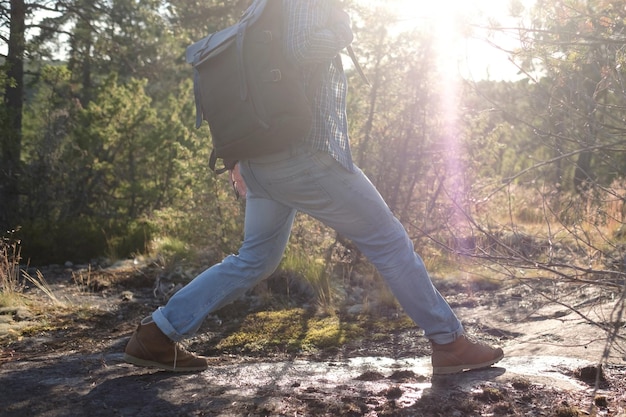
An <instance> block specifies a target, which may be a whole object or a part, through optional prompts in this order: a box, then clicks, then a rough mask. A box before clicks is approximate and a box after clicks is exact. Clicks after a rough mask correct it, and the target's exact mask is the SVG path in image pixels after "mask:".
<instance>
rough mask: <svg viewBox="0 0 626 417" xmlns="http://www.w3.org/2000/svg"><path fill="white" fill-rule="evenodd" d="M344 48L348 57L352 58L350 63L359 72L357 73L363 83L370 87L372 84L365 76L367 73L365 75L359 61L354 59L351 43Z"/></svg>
mask: <svg viewBox="0 0 626 417" xmlns="http://www.w3.org/2000/svg"><path fill="white" fill-rule="evenodd" d="M346 49H347V50H348V55H350V59H351V60H352V63H353V64H354V68H356V71H357V72H358V73H359V75H360V76H361V78H362V79H363V81H364V82H365V85H367V86H368V87H371V86H372V84H370V80H369V79H368V78H367V75H365V73H364V72H363V68H361V65H360V64H359V61H358V60H357V59H356V55H355V54H354V49H352V45H348V46H347V47H346Z"/></svg>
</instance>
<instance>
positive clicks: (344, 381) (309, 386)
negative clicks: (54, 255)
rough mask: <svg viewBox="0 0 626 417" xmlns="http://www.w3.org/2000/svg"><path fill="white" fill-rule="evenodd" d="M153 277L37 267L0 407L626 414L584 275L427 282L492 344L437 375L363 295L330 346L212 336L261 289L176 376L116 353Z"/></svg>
mask: <svg viewBox="0 0 626 417" xmlns="http://www.w3.org/2000/svg"><path fill="white" fill-rule="evenodd" d="M155 275H156V272H154V271H150V270H149V269H145V268H137V267H136V266H133V265H132V263H128V264H122V265H121V266H120V265H118V266H116V267H115V268H108V269H106V270H101V271H97V272H95V271H92V273H90V274H89V280H88V281H89V282H87V281H86V280H85V279H84V278H83V279H82V281H80V282H78V281H77V278H76V277H77V273H76V268H73V269H72V268H62V267H58V268H56V269H54V268H50V269H48V270H46V271H44V276H45V278H46V280H47V286H46V288H48V289H49V290H50V291H51V293H52V294H53V296H54V297H55V298H56V302H53V300H52V298H51V297H50V295H46V294H44V292H42V291H41V290H40V289H37V288H30V289H26V290H25V293H26V295H27V296H28V300H29V301H28V302H26V303H24V304H23V305H22V306H18V307H12V308H4V309H2V310H1V311H0V387H2V388H1V389H0V415H2V416H5V417H12V416H31V417H60V416H90V417H100V416H146V417H164V416H442V417H443V416H445V417H461V416H557V417H567V416H586V415H597V416H621V417H624V416H626V381H625V378H624V374H625V373H626V372H625V371H626V357H625V356H626V354H625V353H624V344H625V343H624V341H623V339H621V340H618V341H617V343H616V345H614V348H613V349H612V350H611V353H610V354H609V355H608V357H606V355H604V351H605V347H606V339H607V336H606V333H605V332H604V331H603V330H601V326H604V325H610V323H609V322H610V317H611V309H612V308H613V306H614V305H615V298H614V297H612V296H611V294H608V293H607V291H606V290H601V289H598V288H597V287H594V286H592V285H581V284H577V285H574V284H565V283H560V284H555V283H553V282H535V283H533V286H532V287H531V286H529V285H528V284H527V283H520V282H518V283H512V284H510V285H499V286H495V287H489V286H488V285H484V286H482V287H481V286H476V285H467V284H459V283H456V284H455V283H450V282H446V281H441V282H439V281H438V282H437V283H438V286H439V288H440V290H441V292H442V293H443V294H444V295H445V296H446V298H447V299H448V300H449V302H450V304H451V305H452V306H453V308H454V309H455V311H456V312H457V314H458V315H459V316H460V318H461V319H462V320H463V322H464V324H465V326H466V328H467V330H468V332H469V333H470V334H472V335H474V336H475V337H476V338H479V339H482V340H485V341H487V342H489V343H492V344H494V345H499V346H502V347H503V348H504V350H505V358H504V359H503V360H502V361H501V362H500V363H498V364H496V365H495V366H493V367H491V368H488V369H483V370H476V371H471V372H466V373H463V374H458V375H451V376H441V377H433V376H431V368H430V357H429V352H430V351H429V345H428V343H427V341H426V340H425V339H424V338H423V337H422V336H421V333H420V331H419V329H415V328H413V327H411V326H394V325H388V326H387V324H393V323H396V322H406V318H405V317H404V315H403V313H402V312H401V311H399V310H397V309H394V308H391V307H382V306H381V307H380V308H378V307H375V306H373V305H369V306H368V305H367V304H366V303H365V304H363V305H358V304H355V305H353V306H349V307H352V308H346V309H343V310H342V311H339V312H337V313H336V314H337V317H338V318H339V322H340V323H342V326H345V329H352V330H354V329H363V330H364V331H362V332H357V331H352V333H351V332H350V331H348V330H346V335H348V336H349V335H350V334H352V336H351V337H348V336H346V337H345V338H343V337H342V338H338V339H337V340H341V343H335V344H333V343H330V344H326V345H325V347H323V348H317V349H294V348H293V346H292V347H289V346H287V345H281V343H280V342H277V343H274V344H264V345H263V344H262V345H259V346H257V347H256V348H254V343H253V342H250V343H248V344H247V345H239V346H237V345H236V344H232V345H229V346H227V345H225V344H223V343H222V344H220V341H223V340H224V339H227V340H233V338H232V337H230V338H229V336H232V335H234V334H237V332H238V331H241V328H242V327H243V323H245V322H246V321H245V320H246V317H249V316H250V315H251V314H253V313H254V312H259V311H263V310H264V309H266V310H267V305H266V304H264V303H263V302H259V300H261V301H263V300H267V299H271V298H272V297H268V296H267V294H265V295H264V296H259V295H258V293H257V294H256V295H255V294H251V295H249V296H246V298H245V299H244V300H242V301H240V302H237V303H235V304H233V305H231V306H229V307H227V308H225V309H223V310H220V311H219V312H217V313H216V314H215V315H213V316H211V317H210V318H209V319H208V320H207V321H206V324H205V325H204V326H203V328H202V331H201V333H200V334H199V335H198V336H197V337H195V338H193V339H191V340H190V341H189V343H188V346H189V348H190V349H191V350H193V351H195V352H198V353H200V354H205V355H209V356H210V357H211V362H212V364H211V366H210V367H209V369H208V370H206V371H204V372H199V373H183V374H179V373H168V372H162V371H158V370H153V369H144V368H139V367H135V366H132V365H129V364H126V363H124V362H123V360H122V352H123V350H124V346H125V344H126V342H127V341H128V338H129V336H130V334H131V333H132V331H133V330H134V328H135V327H136V325H137V323H138V321H139V320H140V319H141V318H142V317H144V316H145V315H147V314H149V313H150V312H151V311H152V310H153V309H154V308H155V307H156V306H158V305H159V304H160V303H162V300H159V299H158V298H157V297H155V292H154V290H153V286H154V283H155ZM80 276H83V277H84V276H85V275H80ZM541 294H543V295H541ZM545 294H556V295H558V300H552V299H551V297H546V296H545ZM613 296H614V295H613ZM305 306H306V303H305ZM571 307H575V308H574V309H572V308H571ZM271 309H273V310H276V306H275V305H274V306H273V307H272V308H271ZM286 310H287V311H292V310H289V309H286ZM293 311H302V310H297V309H296V310H293ZM316 314H319V313H316ZM590 321H593V322H594V323H595V324H590ZM376 323H378V324H376ZM380 323H383V325H382V328H381V326H380ZM385 323H387V324H385ZM617 325H618V326H623V323H621V324H620V323H618V324H617ZM280 331H281V330H278V332H280ZM303 332H304V330H303ZM354 335H357V336H358V337H356V336H354ZM302 337H304V336H302ZM603 357H604V358H605V359H602V358H603ZM599 362H602V365H601V366H598V363H599Z"/></svg>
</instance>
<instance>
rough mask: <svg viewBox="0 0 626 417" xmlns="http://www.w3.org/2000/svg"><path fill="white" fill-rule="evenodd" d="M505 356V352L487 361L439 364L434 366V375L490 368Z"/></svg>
mask: <svg viewBox="0 0 626 417" xmlns="http://www.w3.org/2000/svg"><path fill="white" fill-rule="evenodd" d="M502 358H504V354H502V355H500V356H498V357H497V358H495V359H492V360H490V361H487V362H482V363H474V364H461V365H455V366H438V367H433V375H449V374H458V373H461V372H464V371H471V370H474V369H482V368H489V367H490V366H491V365H493V364H494V363H497V362H500V361H501V360H502Z"/></svg>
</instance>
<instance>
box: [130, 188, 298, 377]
mask: <svg viewBox="0 0 626 417" xmlns="http://www.w3.org/2000/svg"><path fill="white" fill-rule="evenodd" d="M294 216H295V210H293V209H291V208H288V207H286V206H284V205H282V204H280V203H276V202H274V201H271V200H267V199H264V198H256V197H254V195H253V193H250V192H249V197H248V199H247V204H246V216H245V217H246V218H245V225H244V242H243V245H242V247H241V249H240V250H239V254H238V255H230V256H228V257H226V258H225V259H224V260H223V261H222V262H221V263H219V264H216V265H214V266H212V267H211V268H209V269H207V270H206V271H204V272H202V273H201V274H200V275H198V276H197V277H196V278H194V280H193V281H191V282H190V283H189V284H187V285H186V286H185V287H183V288H182V289H181V290H180V291H178V292H177V293H176V294H174V296H173V297H172V298H171V299H170V300H169V301H168V303H167V304H166V305H165V306H163V307H160V308H158V309H157V310H156V311H155V312H153V313H152V317H149V318H146V319H144V320H143V321H142V323H141V324H140V325H139V326H138V328H137V330H136V331H135V333H134V334H133V336H132V337H131V340H130V341H129V343H128V345H127V347H126V352H125V359H126V361H128V362H130V363H133V364H136V365H140V366H152V367H157V368H162V369H166V370H172V371H197V370H202V369H206V367H207V361H206V358H202V357H198V356H196V355H194V354H192V353H190V352H187V351H186V350H184V348H182V347H180V346H179V345H178V344H177V343H176V342H178V341H180V340H182V339H184V338H186V337H190V336H192V335H193V334H194V333H195V332H196V331H197V330H198V328H199V327H200V325H201V324H202V322H203V320H204V319H205V318H206V316H207V315H208V314H210V313H211V312H213V311H215V310H217V309H219V308H220V307H222V306H224V305H226V304H228V303H229V302H231V301H234V300H235V299H236V298H238V297H239V296H241V295H242V294H243V293H245V291H247V290H248V289H250V288H252V287H253V286H254V285H255V284H256V283H258V282H259V281H260V280H262V279H264V278H266V277H268V276H269V275H270V274H271V273H272V272H273V271H274V270H275V269H276V268H277V267H278V265H279V263H280V260H281V258H282V255H283V252H284V249H285V246H286V244H287V241H288V239H289V234H290V231H291V226H292V224H293V219H294Z"/></svg>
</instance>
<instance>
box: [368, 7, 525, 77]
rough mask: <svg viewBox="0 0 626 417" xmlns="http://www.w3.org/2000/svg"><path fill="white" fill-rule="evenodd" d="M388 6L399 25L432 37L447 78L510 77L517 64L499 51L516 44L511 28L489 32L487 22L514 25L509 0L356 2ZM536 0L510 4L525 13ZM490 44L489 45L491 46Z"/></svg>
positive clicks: (507, 25) (514, 19)
mask: <svg viewBox="0 0 626 417" xmlns="http://www.w3.org/2000/svg"><path fill="white" fill-rule="evenodd" d="M361 1H363V2H365V3H366V4H369V5H372V6H374V7H381V8H387V9H389V10H390V11H392V12H394V13H395V14H397V16H398V24H399V26H400V27H401V28H406V29H410V28H426V29H427V30H429V31H431V32H432V33H433V35H434V36H435V38H436V42H437V49H438V50H439V51H440V55H439V57H438V58H437V60H438V62H439V66H440V71H442V72H443V73H444V74H445V75H447V76H454V75H461V76H462V77H465V78H470V79H476V80H477V79H490V80H511V79H515V78H517V75H516V73H517V68H516V67H515V66H514V65H513V64H512V63H511V62H510V61H509V58H508V56H507V54H506V53H505V52H503V51H501V50H499V49H498V48H496V47H494V45H493V44H495V45H497V46H498V47H500V48H504V49H508V50H510V49H514V48H516V47H517V46H518V43H517V40H516V39H515V31H514V30H513V31H509V32H508V34H507V32H505V33H500V32H495V31H491V32H490V31H489V30H488V29H487V26H488V24H489V23H490V22H491V23H493V24H494V25H495V26H499V27H507V28H513V27H516V26H518V25H519V18H518V17H512V16H511V3H512V2H511V1H510V0H361ZM534 1H535V0H513V3H515V8H517V9H521V8H523V9H525V10H526V11H528V10H529V9H530V8H531V7H532V5H533V4H534ZM490 42H491V43H493V44H490Z"/></svg>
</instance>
